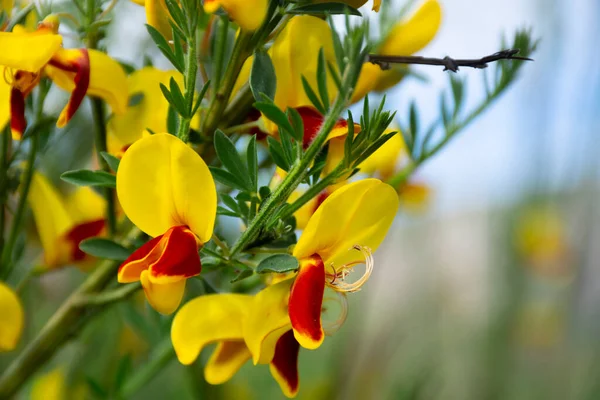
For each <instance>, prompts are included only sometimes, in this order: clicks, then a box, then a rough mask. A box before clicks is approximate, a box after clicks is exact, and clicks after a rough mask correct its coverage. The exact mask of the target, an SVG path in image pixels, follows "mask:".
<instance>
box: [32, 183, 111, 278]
mask: <svg viewBox="0 0 600 400" xmlns="http://www.w3.org/2000/svg"><path fill="white" fill-rule="evenodd" d="M27 200H28V201H29V205H30V207H31V210H32V211H33V218H34V220H35V223H36V226H37V230H38V233H39V236H40V241H41V243H42V248H43V249H44V266H45V267H47V268H56V267H60V266H65V265H69V264H81V263H82V262H85V261H86V260H87V256H86V254H85V253H84V252H82V251H81V250H80V249H79V243H80V242H81V241H82V240H84V239H87V238H90V237H93V236H98V235H100V234H101V233H102V232H103V231H104V226H105V221H104V210H105V200H104V198H103V197H102V196H100V195H99V194H98V193H96V192H94V191H93V190H92V189H90V188H89V187H79V188H77V189H76V190H75V191H73V192H72V193H71V194H70V195H68V196H66V197H65V196H62V195H61V193H60V192H59V191H58V190H57V189H56V188H55V187H54V186H52V184H51V183H50V181H49V180H48V178H46V177H45V176H44V175H42V174H40V173H37V172H36V173H34V174H33V178H32V181H31V187H30V189H29V196H28V198H27Z"/></svg>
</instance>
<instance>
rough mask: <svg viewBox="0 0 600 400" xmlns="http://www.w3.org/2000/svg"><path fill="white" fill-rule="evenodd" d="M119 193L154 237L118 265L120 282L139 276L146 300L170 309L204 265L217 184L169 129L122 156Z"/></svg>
mask: <svg viewBox="0 0 600 400" xmlns="http://www.w3.org/2000/svg"><path fill="white" fill-rule="evenodd" d="M117 195H118V197H119V201H120V202H121V206H122V207H123V211H124V212H125V214H126V215H127V217H128V218H129V219H130V220H131V222H133V223H134V224H135V225H136V226H137V227H138V228H140V229H141V230H142V231H143V232H145V233H146V234H148V235H149V236H152V237H153V238H154V239H151V240H150V241H148V242H147V243H146V244H144V245H143V246H142V247H140V248H139V249H138V250H136V251H135V252H134V253H133V254H132V255H131V256H130V257H129V258H128V259H127V260H125V262H124V263H123V264H122V265H121V267H120V268H119V274H118V280H119V282H121V283H129V282H135V281H141V282H142V287H143V288H144V292H145V293H146V298H147V299H148V302H149V303H150V304H151V305H152V307H154V309H155V310H157V311H158V312H160V313H163V314H170V313H172V312H173V311H175V309H177V307H178V306H179V303H180V302H181V299H182V297H183V293H184V291H185V282H186V279H187V278H189V277H192V276H195V275H198V274H199V273H200V270H201V264H200V256H199V255H198V248H199V247H200V246H202V245H203V244H204V243H206V242H208V241H209V240H210V238H211V236H212V231H213V226H214V222H215V217H216V212H217V193H216V189H215V183H214V181H213V179H212V175H211V174H210V171H209V170H208V167H207V166H206V164H205V163H204V161H203V160H202V158H200V156H199V155H198V154H196V153H195V152H194V151H193V150H192V149H191V148H189V147H188V146H187V145H186V144H185V143H183V142H182V141H181V140H179V139H177V138H176V137H175V136H172V135H169V134H167V133H157V134H155V135H151V136H148V137H145V138H142V139H140V140H138V141H137V142H135V143H134V144H133V145H132V146H131V147H130V148H129V149H128V150H127V151H126V152H125V155H123V159H122V160H121V163H120V164H119V171H118V173H117Z"/></svg>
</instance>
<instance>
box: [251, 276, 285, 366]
mask: <svg viewBox="0 0 600 400" xmlns="http://www.w3.org/2000/svg"><path fill="white" fill-rule="evenodd" d="M292 281H293V280H292V279H289V280H287V281H283V282H279V283H278V284H276V285H271V286H268V287H266V288H265V289H263V290H261V291H260V292H258V293H257V294H256V296H254V300H253V302H252V307H251V309H250V312H249V314H248V317H247V318H246V320H245V322H244V339H245V340H246V345H247V346H248V349H249V350H250V353H252V361H253V362H254V364H259V363H260V364H267V363H269V362H271V360H272V359H273V355H274V354H275V345H276V344H277V340H279V338H280V337H281V335H283V334H284V333H285V332H287V331H288V330H290V329H291V328H292V324H291V322H290V317H289V315H288V299H289V297H290V287H291V285H292Z"/></svg>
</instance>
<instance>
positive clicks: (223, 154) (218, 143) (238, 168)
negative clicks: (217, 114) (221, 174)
mask: <svg viewBox="0 0 600 400" xmlns="http://www.w3.org/2000/svg"><path fill="white" fill-rule="evenodd" d="M214 146H215V151H216V153H217V156H218V157H219V160H221V163H222V164H223V167H225V168H226V169H227V170H228V171H229V172H231V173H232V174H235V175H236V177H238V182H240V183H242V184H243V185H244V189H245V190H250V191H252V181H251V179H250V176H249V175H248V168H247V167H246V164H244V162H242V159H241V157H240V155H239V154H238V152H237V149H236V148H235V145H234V144H233V142H232V141H231V139H229V138H228V137H227V136H226V135H225V134H224V133H223V132H222V131H221V130H219V129H217V131H216V132H215V138H214Z"/></svg>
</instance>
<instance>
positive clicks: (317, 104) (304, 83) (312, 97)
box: [302, 75, 326, 115]
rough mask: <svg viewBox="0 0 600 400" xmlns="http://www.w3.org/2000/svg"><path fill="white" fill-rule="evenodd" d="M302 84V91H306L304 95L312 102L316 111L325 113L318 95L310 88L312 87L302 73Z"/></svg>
mask: <svg viewBox="0 0 600 400" xmlns="http://www.w3.org/2000/svg"><path fill="white" fill-rule="evenodd" d="M302 86H303V87H304V92H306V96H307V97H308V99H309V100H310V102H311V103H313V106H315V108H316V109H317V111H319V112H320V113H321V114H323V115H325V114H326V110H325V106H324V105H323V104H321V100H319V97H318V96H317V94H316V93H315V91H314V90H313V89H312V87H310V83H308V81H307V80H306V78H305V77H304V75H302Z"/></svg>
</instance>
